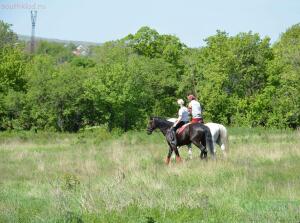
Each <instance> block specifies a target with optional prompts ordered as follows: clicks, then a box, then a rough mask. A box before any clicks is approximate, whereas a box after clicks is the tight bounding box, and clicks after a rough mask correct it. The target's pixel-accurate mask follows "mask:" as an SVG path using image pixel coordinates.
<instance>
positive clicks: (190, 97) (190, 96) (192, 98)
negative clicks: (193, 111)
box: [187, 94, 196, 101]
mask: <svg viewBox="0 0 300 223" xmlns="http://www.w3.org/2000/svg"><path fill="white" fill-rule="evenodd" d="M187 98H188V99H189V101H192V100H195V99H196V97H195V96H194V95H192V94H190V95H189V96H187Z"/></svg>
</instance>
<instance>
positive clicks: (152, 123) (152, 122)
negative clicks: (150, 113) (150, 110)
mask: <svg viewBox="0 0 300 223" xmlns="http://www.w3.org/2000/svg"><path fill="white" fill-rule="evenodd" d="M156 127H157V126H156V125H155V118H153V117H150V119H149V122H148V127H147V134H148V135H150V134H152V132H153V131H154V130H155V129H156Z"/></svg>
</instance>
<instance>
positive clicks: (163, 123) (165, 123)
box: [152, 116, 173, 126]
mask: <svg viewBox="0 0 300 223" xmlns="http://www.w3.org/2000/svg"><path fill="white" fill-rule="evenodd" d="M152 119H153V120H154V119H156V120H158V121H159V124H162V125H168V126H171V125H173V123H172V122H170V121H168V120H166V119H165V118H162V117H158V116H156V117H152Z"/></svg>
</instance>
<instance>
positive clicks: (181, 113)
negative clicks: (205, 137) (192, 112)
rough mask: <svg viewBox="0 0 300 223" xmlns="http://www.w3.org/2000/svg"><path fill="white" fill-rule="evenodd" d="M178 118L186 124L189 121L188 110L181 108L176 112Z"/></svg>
mask: <svg viewBox="0 0 300 223" xmlns="http://www.w3.org/2000/svg"><path fill="white" fill-rule="evenodd" d="M178 116H179V118H180V117H181V121H183V122H188V121H189V110H188V109H187V107H184V106H182V107H181V108H180V109H179V111H178Z"/></svg>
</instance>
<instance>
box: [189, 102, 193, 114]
mask: <svg viewBox="0 0 300 223" xmlns="http://www.w3.org/2000/svg"><path fill="white" fill-rule="evenodd" d="M188 110H189V113H190V114H192V103H189V106H188Z"/></svg>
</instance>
